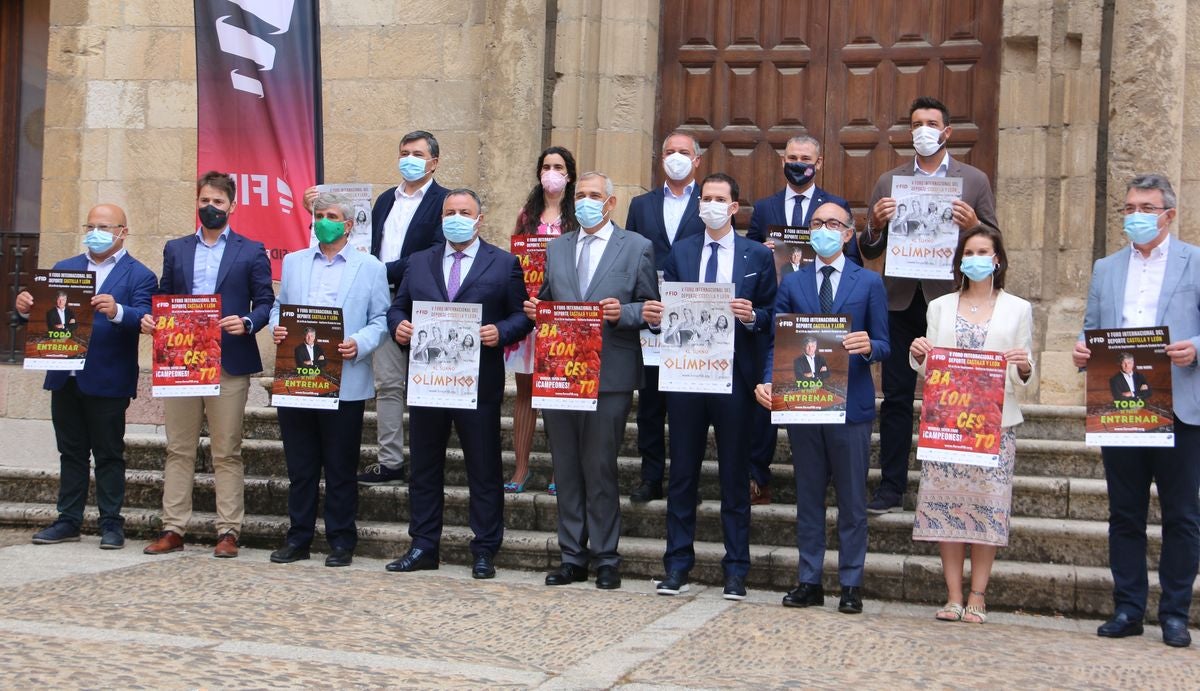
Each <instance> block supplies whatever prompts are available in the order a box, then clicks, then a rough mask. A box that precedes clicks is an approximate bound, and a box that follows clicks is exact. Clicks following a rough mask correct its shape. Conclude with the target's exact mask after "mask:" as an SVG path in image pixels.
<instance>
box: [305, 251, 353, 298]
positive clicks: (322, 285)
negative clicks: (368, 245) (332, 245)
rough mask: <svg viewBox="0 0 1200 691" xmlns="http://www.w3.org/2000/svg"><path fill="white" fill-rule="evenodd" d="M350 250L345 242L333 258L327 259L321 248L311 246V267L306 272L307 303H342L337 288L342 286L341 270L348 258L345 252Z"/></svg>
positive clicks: (343, 268) (343, 269)
mask: <svg viewBox="0 0 1200 691" xmlns="http://www.w3.org/2000/svg"><path fill="white" fill-rule="evenodd" d="M349 250H350V243H349V242H347V243H346V245H345V246H344V247H342V249H340V250H338V253H337V254H335V255H333V259H332V260H331V259H327V258H326V257H325V255H324V254H323V253H322V252H321V248H320V247H319V246H318V247H314V248H313V260H312V268H311V269H310V270H309V274H308V297H307V299H308V304H310V305H320V306H322V307H337V306H338V305H340V304H341V303H342V301H341V300H340V299H339V296H338V290H339V289H340V288H341V286H342V272H343V271H345V269H346V264H347V263H348V261H349V260H348V259H346V252H348V251H349Z"/></svg>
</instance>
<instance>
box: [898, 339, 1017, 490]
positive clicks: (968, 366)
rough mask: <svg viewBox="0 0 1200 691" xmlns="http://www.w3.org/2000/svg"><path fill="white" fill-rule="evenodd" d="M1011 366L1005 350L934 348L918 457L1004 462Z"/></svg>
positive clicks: (923, 403) (923, 401) (929, 359)
mask: <svg viewBox="0 0 1200 691" xmlns="http://www.w3.org/2000/svg"><path fill="white" fill-rule="evenodd" d="M1006 371H1007V361H1006V360H1005V359H1004V354H1003V353H998V352H994V351H990V350H966V349H962V348H934V349H933V351H931V352H930V353H929V355H927V356H926V357H925V395H924V398H922V399H921V427H920V431H919V435H918V437H917V458H918V459H919V460H922V461H942V462H944V463H964V464H967V465H978V466H983V467H985V468H995V467H997V466H999V465H1000V425H1001V420H1002V418H1003V414H1004V377H1005V372H1006Z"/></svg>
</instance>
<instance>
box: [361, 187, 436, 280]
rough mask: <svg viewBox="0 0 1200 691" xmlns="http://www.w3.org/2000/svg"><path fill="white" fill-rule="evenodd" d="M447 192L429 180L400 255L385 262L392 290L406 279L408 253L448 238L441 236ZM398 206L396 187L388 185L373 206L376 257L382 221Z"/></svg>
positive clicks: (372, 219)
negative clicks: (443, 205) (405, 269)
mask: <svg viewBox="0 0 1200 691" xmlns="http://www.w3.org/2000/svg"><path fill="white" fill-rule="evenodd" d="M448 191H449V190H447V189H446V188H445V187H442V186H441V185H439V184H438V183H437V180H432V181H430V183H429V189H427V190H425V196H424V197H422V198H421V203H420V204H418V205H417V210H416V211H415V212H413V217H412V221H411V222H409V224H408V232H407V233H405V234H404V244H403V245H401V247H400V258H399V259H397V260H395V261H391V262H388V263H387V264H385V266H386V267H387V282H388V285H389V286H391V289H392V291H393V292H395V290H396V288H398V287H399V286H400V281H402V280H404V268H405V266H406V265H407V264H408V257H409V255H411V254H412V253H413V252H417V251H420V250H423V249H426V248H428V247H433V246H434V245H438V244H441V243H442V242H445V240H446V239H445V238H444V237H442V202H443V201H445V199H446V192H448ZM395 205H396V188H395V187H389V188H387V190H385V191H384V193H383V194H381V195H379V196H378V197H377V198H376V199H375V206H373V207H371V254H373V255H375V257H376V258H379V251H380V250H381V249H382V248H383V223H384V221H386V220H387V217H388V214H390V213H391V212H392V207H393V206H395Z"/></svg>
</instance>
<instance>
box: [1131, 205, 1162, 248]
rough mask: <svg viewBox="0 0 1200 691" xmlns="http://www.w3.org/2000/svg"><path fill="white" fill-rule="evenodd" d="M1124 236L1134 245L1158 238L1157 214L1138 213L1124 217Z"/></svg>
mask: <svg viewBox="0 0 1200 691" xmlns="http://www.w3.org/2000/svg"><path fill="white" fill-rule="evenodd" d="M1163 213H1166V211H1164V212H1163ZM1125 234H1126V235H1128V236H1129V239H1130V240H1131V241H1133V243H1134V244H1135V245H1144V244H1146V243H1147V242H1150V241H1151V240H1153V239H1154V238H1156V237H1158V214H1144V213H1140V212H1139V213H1133V214H1129V215H1127V216H1125Z"/></svg>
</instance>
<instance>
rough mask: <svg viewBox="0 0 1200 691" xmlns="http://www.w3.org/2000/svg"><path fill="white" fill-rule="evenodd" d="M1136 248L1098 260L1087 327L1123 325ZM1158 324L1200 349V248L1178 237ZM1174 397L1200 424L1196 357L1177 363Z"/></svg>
mask: <svg viewBox="0 0 1200 691" xmlns="http://www.w3.org/2000/svg"><path fill="white" fill-rule="evenodd" d="M1131 251H1132V248H1131V247H1130V246H1129V245H1126V246H1125V247H1122V248H1121V249H1119V250H1117V251H1116V252H1114V253H1112V254H1110V255H1108V256H1107V257H1104V258H1103V259H1098V260H1096V265H1095V267H1094V268H1093V269H1092V283H1091V285H1090V286H1089V287H1088V301H1087V312H1086V313H1085V314H1084V317H1083V328H1084V329H1119V328H1121V312H1122V310H1123V309H1124V307H1125V278H1126V276H1128V274H1129V253H1130V252H1131ZM1154 323H1155V325H1156V326H1166V327H1167V328H1168V329H1170V337H1171V341H1172V342H1174V341H1182V340H1189V341H1191V342H1192V343H1193V344H1194V345H1195V346H1196V347H1197V348H1198V349H1200V248H1198V247H1196V246H1195V245H1189V244H1187V243H1186V242H1183V241H1182V240H1179V239H1178V238H1176V237H1174V236H1172V237H1171V244H1170V245H1169V246H1168V247H1167V268H1166V271H1165V273H1164V274H1163V282H1162V291H1161V292H1160V293H1159V295H1158V314H1157V315H1156V318H1155V321H1154ZM1079 337H1080V338H1083V334H1080V336H1079ZM1171 397H1172V404H1173V407H1174V409H1175V415H1176V416H1178V417H1179V419H1180V420H1183V421H1184V422H1186V423H1188V424H1189V425H1200V370H1198V369H1197V367H1196V363H1195V362H1192V364H1191V366H1190V367H1177V366H1175V365H1172V366H1171Z"/></svg>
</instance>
